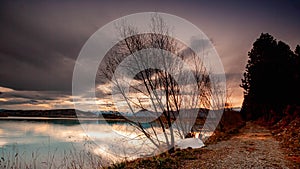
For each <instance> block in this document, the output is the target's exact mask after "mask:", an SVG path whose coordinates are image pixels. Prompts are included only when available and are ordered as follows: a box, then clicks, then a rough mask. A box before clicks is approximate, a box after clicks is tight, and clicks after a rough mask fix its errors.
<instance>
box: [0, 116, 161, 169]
mask: <svg viewBox="0 0 300 169" xmlns="http://www.w3.org/2000/svg"><path fill="white" fill-rule="evenodd" d="M143 125H144V127H145V128H147V127H149V126H147V124H143ZM137 133H139V132H137V131H136V128H135V127H132V126H131V125H129V124H128V123H126V122H124V121H116V120H110V121H106V120H104V119H97V120H95V119H80V120H78V119H75V118H73V119H72V118H34V117H29V118H28V117H1V118H0V158H1V159H0V168H1V166H2V167H3V166H4V165H6V166H8V165H10V166H16V165H20V166H21V167H20V168H23V167H22V166H30V167H29V168H67V167H68V165H71V164H70V163H76V164H72V165H77V166H85V167H86V168H92V167H91V165H99V164H95V162H97V163H100V164H101V165H107V164H110V163H111V162H116V161H120V160H124V159H134V158H138V157H142V156H147V155H151V153H152V152H153V151H154V150H155V147H154V146H153V145H152V144H151V143H150V141H149V140H148V139H146V138H145V137H141V136H139V135H138V134H137ZM3 168H4V167H3ZM24 168H25V167H24ZM95 168H96V167H95Z"/></svg>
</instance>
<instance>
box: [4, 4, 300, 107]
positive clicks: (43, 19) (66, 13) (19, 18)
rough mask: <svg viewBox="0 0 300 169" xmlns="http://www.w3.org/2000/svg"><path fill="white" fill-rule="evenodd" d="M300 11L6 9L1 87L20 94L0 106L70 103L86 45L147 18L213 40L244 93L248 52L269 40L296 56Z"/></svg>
mask: <svg viewBox="0 0 300 169" xmlns="http://www.w3.org/2000/svg"><path fill="white" fill-rule="evenodd" d="M299 4H300V3H299V1H296V0H290V1H272V2H267V1H264V2H262V1H258V0H257V1H247V2H244V1H243V2H241V1H226V2H225V1H220V2H216V1H192V0H191V1H184V2H180V1H168V0H166V1H147V2H146V1H144V2H141V1H129V2H126V3H124V2H121V1H119V2H118V1H89V2H87V1H59V2H58V1H26V2H25V1H18V0H15V1H0V37H1V38H0V87H1V86H2V87H8V88H11V89H14V91H10V92H3V91H1V92H2V93H1V92H0V99H1V98H10V99H11V100H10V101H9V102H5V103H4V102H3V101H1V105H4V104H22V102H24V103H23V104H26V103H29V104H37V102H38V103H43V100H49V101H54V100H55V99H59V98H61V97H65V98H66V100H68V99H69V98H68V96H70V95H71V88H72V74H73V68H74V64H75V61H76V58H77V56H78V54H79V52H80V50H81V47H82V46H83V45H84V43H85V42H86V40H87V39H88V38H89V37H90V36H91V35H92V34H93V33H94V32H95V31H96V30H98V29H99V28H101V26H103V25H104V24H106V23H108V22H110V21H112V20H114V19H117V18H119V17H121V16H124V15H128V14H132V13H136V12H145V11H159V12H165V13H170V14H174V15H177V16H179V17H182V18H186V19H187V20H189V21H191V22H192V23H193V24H195V25H196V26H198V27H199V28H200V29H201V30H203V31H204V33H206V34H207V35H208V37H209V38H213V39H214V43H216V44H214V45H215V46H216V48H217V50H218V53H219V55H220V57H221V59H222V62H223V64H224V68H225V71H226V73H227V74H226V77H227V82H232V83H234V86H236V87H238V84H239V83H240V79H241V75H242V72H243V71H244V68H245V64H246V59H247V51H249V50H250V49H251V44H252V42H253V41H254V40H255V38H257V37H258V36H259V34H260V33H261V32H269V33H271V34H273V35H274V36H275V37H276V38H278V39H280V40H283V41H286V42H288V43H289V44H290V45H291V47H292V48H294V47H295V45H296V44H297V43H299V41H300V39H299V37H300V31H299V30H300V22H298V21H297V20H299V15H300V10H298V9H299ZM193 44H194V45H196V46H198V45H197V44H202V45H203V47H207V45H208V44H209V43H208V41H203V42H201V41H196V40H195V41H194V43H193ZM198 47H199V46H198ZM199 50H201V49H199ZM187 52H188V51H187ZM99 92H100V94H101V95H103V94H104V93H101V91H99ZM237 95H238V94H237ZM239 95H240V97H241V96H242V92H240V94H239ZM83 97H84V96H83ZM13 99H14V100H13ZM25 102H26V103H25ZM62 106H65V105H62Z"/></svg>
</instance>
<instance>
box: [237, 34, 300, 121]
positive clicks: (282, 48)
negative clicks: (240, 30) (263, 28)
mask: <svg viewBox="0 0 300 169" xmlns="http://www.w3.org/2000/svg"><path fill="white" fill-rule="evenodd" d="M248 56H249V60H248V63H247V65H246V72H245V73H244V78H243V79H242V84H241V87H242V88H243V89H244V102H243V106H242V111H243V112H244V115H247V116H248V118H252V119H253V118H254V119H255V118H258V117H260V116H262V115H267V116H270V115H271V112H277V114H278V115H280V112H282V109H283V108H284V107H285V106H286V105H288V104H297V102H298V100H299V95H297V92H296V90H297V88H298V87H297V86H299V85H298V82H299V80H297V79H299V71H298V70H299V61H298V63H297V60H299V46H297V48H296V51H295V53H294V52H293V51H292V50H291V49H290V47H289V46H288V45H287V44H285V43H284V42H282V41H278V42H277V41H276V39H274V37H273V36H271V35H270V34H268V33H265V34H264V33H262V34H261V35H260V37H259V38H258V39H257V40H256V41H255V42H254V43H253V48H252V49H251V51H250V52H249V53H248Z"/></svg>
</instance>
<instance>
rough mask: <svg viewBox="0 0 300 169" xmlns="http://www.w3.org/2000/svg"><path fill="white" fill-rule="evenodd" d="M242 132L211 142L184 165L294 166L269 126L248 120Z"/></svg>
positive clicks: (203, 166) (190, 166)
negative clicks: (286, 157)
mask: <svg viewBox="0 0 300 169" xmlns="http://www.w3.org/2000/svg"><path fill="white" fill-rule="evenodd" d="M240 132H241V133H240V134H239V135H237V136H234V137H232V138H231V139H229V140H227V141H221V142H218V143H217V144H213V145H209V146H207V147H205V148H204V149H203V152H202V153H199V154H195V155H196V156H197V159H193V160H187V161H184V162H183V164H182V165H181V167H182V168H218V169H219V168H226V169H227V168H272V169H273V168H294V167H293V166H292V164H290V162H289V161H287V160H286V159H285V155H284V153H283V151H282V149H281V148H280V145H279V142H278V141H276V140H275V139H274V138H273V137H272V135H271V133H270V131H269V130H267V129H266V128H264V127H261V126H258V125H256V124H254V123H251V122H248V123H247V124H246V126H245V127H244V128H243V129H241V131H240Z"/></svg>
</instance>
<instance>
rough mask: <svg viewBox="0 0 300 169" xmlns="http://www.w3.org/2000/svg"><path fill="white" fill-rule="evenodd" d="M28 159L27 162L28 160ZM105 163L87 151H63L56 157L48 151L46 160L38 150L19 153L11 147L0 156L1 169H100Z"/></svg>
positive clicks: (56, 154) (15, 146)
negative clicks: (10, 149)
mask: <svg viewBox="0 0 300 169" xmlns="http://www.w3.org/2000/svg"><path fill="white" fill-rule="evenodd" d="M28 159H29V160H28ZM104 164H105V162H104V160H103V159H102V158H100V157H99V156H97V155H95V154H93V153H91V152H90V151H88V149H87V148H86V149H83V150H76V149H75V147H73V149H71V150H69V151H66V150H65V151H63V154H62V155H58V153H57V149H55V150H54V151H52V152H50V151H48V154H47V158H42V156H41V152H40V150H39V149H37V150H35V151H34V152H31V153H30V156H29V154H28V153H26V152H19V150H18V146H17V145H13V147H12V151H7V150H5V149H4V148H2V150H1V154H0V168H1V169H40V168H43V169H85V168H86V169H100V168H103V166H104Z"/></svg>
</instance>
